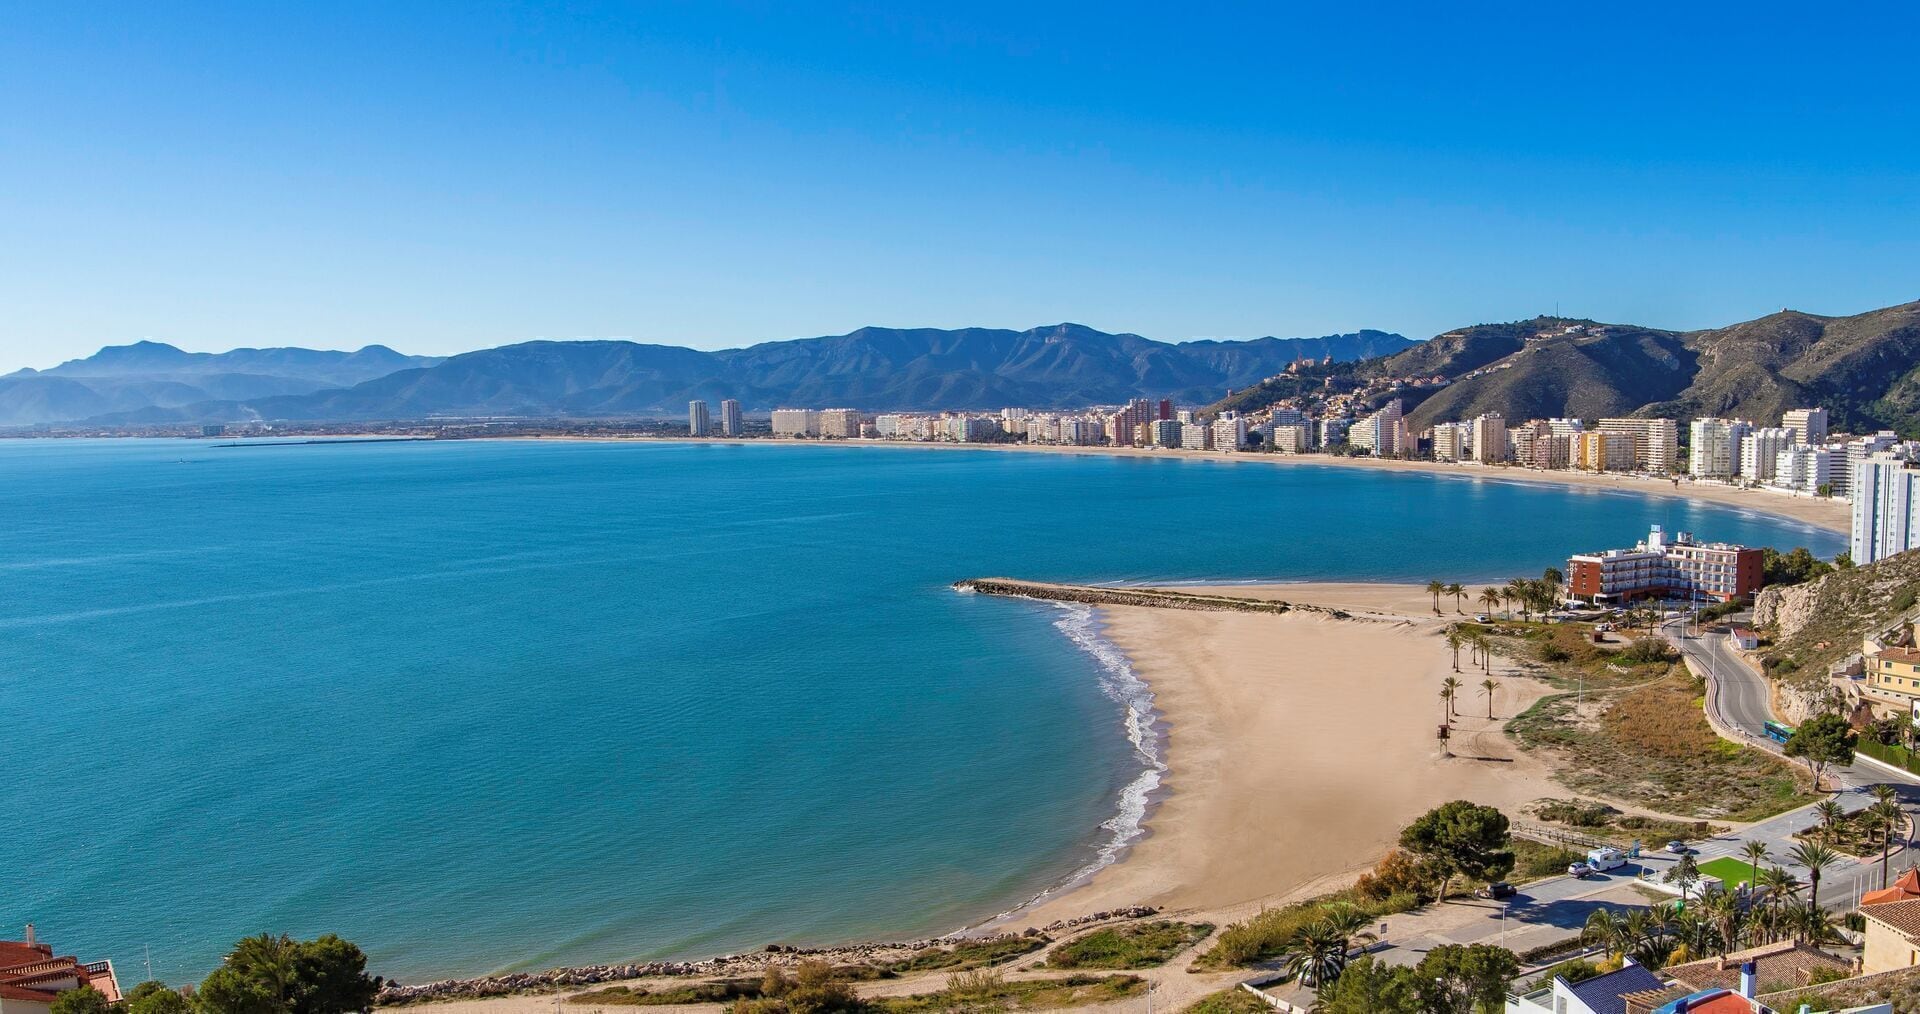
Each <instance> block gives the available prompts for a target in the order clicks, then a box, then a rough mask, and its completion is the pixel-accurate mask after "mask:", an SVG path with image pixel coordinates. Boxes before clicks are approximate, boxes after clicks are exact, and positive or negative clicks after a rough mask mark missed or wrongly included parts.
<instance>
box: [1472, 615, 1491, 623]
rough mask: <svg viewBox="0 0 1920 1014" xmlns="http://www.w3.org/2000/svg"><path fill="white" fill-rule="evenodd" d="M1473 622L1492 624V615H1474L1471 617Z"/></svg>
mask: <svg viewBox="0 0 1920 1014" xmlns="http://www.w3.org/2000/svg"><path fill="white" fill-rule="evenodd" d="M1473 622H1475V623H1492V622H1493V614H1492V613H1475V614H1474V617H1473Z"/></svg>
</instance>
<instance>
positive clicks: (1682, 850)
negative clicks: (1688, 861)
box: [1667, 838, 1700, 856]
mask: <svg viewBox="0 0 1920 1014" xmlns="http://www.w3.org/2000/svg"><path fill="white" fill-rule="evenodd" d="M1667 851H1668V852H1671V853H1673V854H1674V855H1676V856H1697V855H1699V854H1700V850H1699V849H1697V848H1694V847H1693V846H1691V845H1688V844H1687V843H1686V842H1683V841H1681V840H1680V839H1678V838H1675V839H1674V840H1672V841H1670V842H1668V843H1667Z"/></svg>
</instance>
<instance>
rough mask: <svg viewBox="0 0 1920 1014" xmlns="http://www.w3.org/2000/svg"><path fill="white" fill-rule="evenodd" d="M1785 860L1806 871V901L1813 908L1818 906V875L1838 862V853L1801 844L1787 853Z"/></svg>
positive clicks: (1805, 843)
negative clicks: (1802, 867) (1804, 868)
mask: <svg viewBox="0 0 1920 1014" xmlns="http://www.w3.org/2000/svg"><path fill="white" fill-rule="evenodd" d="M1787 858H1788V859H1790V860H1792V861H1793V862H1794V863H1795V864H1796V865H1799V866H1804V867H1806V869H1807V901H1808V903H1809V904H1811V905H1813V906H1814V907H1816V908H1817V907H1819V905H1820V875H1821V874H1822V873H1825V872H1826V871H1827V870H1828V869H1830V868H1832V867H1833V866H1834V865H1835V864H1836V863H1838V862H1840V853H1838V852H1835V851H1834V850H1832V849H1830V848H1828V847H1826V846H1825V845H1821V844H1816V843H1810V842H1801V843H1800V844H1798V845H1795V846H1794V847H1793V849H1792V850H1791V851H1789V852H1788V853H1787Z"/></svg>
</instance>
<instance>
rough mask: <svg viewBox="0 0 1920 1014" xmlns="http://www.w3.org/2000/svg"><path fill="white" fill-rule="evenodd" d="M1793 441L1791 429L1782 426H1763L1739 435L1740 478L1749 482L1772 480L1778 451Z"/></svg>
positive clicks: (1791, 444)
mask: <svg viewBox="0 0 1920 1014" xmlns="http://www.w3.org/2000/svg"><path fill="white" fill-rule="evenodd" d="M1794 443H1795V441H1794V439H1793V431H1792V430H1789V429H1787V428H1785V427H1782V426H1763V427H1761V428H1760V429H1757V430H1754V431H1753V432H1751V433H1748V434H1747V435H1746V436H1743V437H1741V438H1740V478H1742V479H1746V480H1747V481H1749V482H1770V481H1772V480H1773V469H1774V464H1775V463H1776V462H1777V461H1779V459H1780V452H1781V451H1784V450H1786V449H1787V448H1789V447H1792V446H1793V445H1794Z"/></svg>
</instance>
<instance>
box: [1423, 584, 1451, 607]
mask: <svg viewBox="0 0 1920 1014" xmlns="http://www.w3.org/2000/svg"><path fill="white" fill-rule="evenodd" d="M1446 593H1447V586H1446V584H1445V583H1443V582H1440V581H1428V582H1427V594H1428V595H1431V596H1433V611H1434V612H1436V613H1437V612H1439V611H1440V596H1442V595H1445V594H1446Z"/></svg>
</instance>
